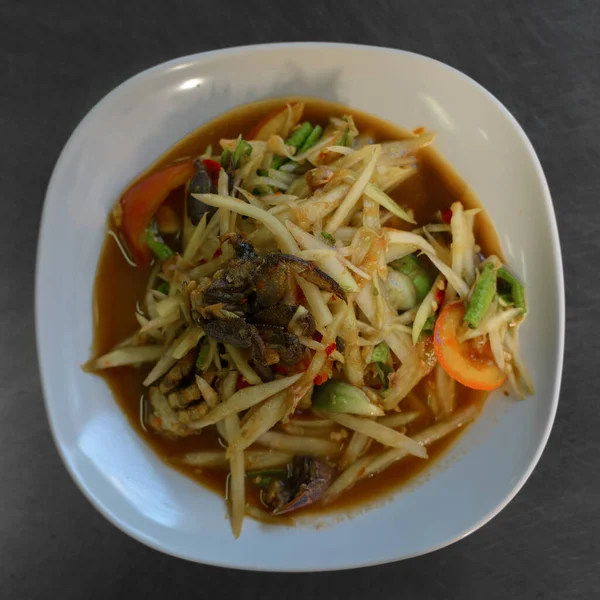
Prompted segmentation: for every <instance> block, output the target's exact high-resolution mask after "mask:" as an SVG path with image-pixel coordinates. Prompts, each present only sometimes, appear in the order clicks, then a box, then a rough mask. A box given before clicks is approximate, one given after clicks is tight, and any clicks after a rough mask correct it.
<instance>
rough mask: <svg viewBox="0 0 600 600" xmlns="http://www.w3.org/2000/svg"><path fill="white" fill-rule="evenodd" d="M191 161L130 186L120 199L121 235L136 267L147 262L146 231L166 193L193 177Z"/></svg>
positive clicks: (148, 251) (180, 162)
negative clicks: (121, 211)
mask: <svg viewBox="0 0 600 600" xmlns="http://www.w3.org/2000/svg"><path fill="white" fill-rule="evenodd" d="M194 171H195V169H194V164H193V161H192V160H184V161H179V162H176V163H173V164H172V165H169V166H168V167H165V168H164V169H161V170H160V171H157V172H156V173H152V175H148V177H144V179H142V180H141V181H138V182H137V183H134V184H133V185H132V186H131V187H130V188H129V189H128V190H127V191H126V192H125V193H124V194H123V196H122V197H121V200H120V202H121V208H122V210H123V216H122V222H121V231H122V232H123V236H124V238H125V242H126V243H127V247H128V249H129V252H131V254H132V258H133V260H134V261H135V263H136V265H138V266H143V265H145V264H147V263H148V262H149V261H150V257H151V252H150V249H149V248H148V244H147V243H146V228H147V227H148V225H149V224H150V221H151V220H152V217H153V216H154V214H155V213H156V211H157V210H158V208H159V206H160V205H161V204H162V203H163V202H164V201H165V200H166V198H167V196H168V195H169V192H171V191H172V190H174V189H175V188H178V187H179V186H182V185H184V184H185V183H186V182H187V181H188V179H190V178H191V177H192V176H193V175H194Z"/></svg>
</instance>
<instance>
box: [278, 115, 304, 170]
mask: <svg viewBox="0 0 600 600" xmlns="http://www.w3.org/2000/svg"><path fill="white" fill-rule="evenodd" d="M312 131H313V127H312V125H311V124H310V123H309V122H308V121H305V122H304V123H302V125H300V127H298V128H297V129H296V130H295V131H294V132H293V133H292V135H290V137H289V138H288V139H287V140H285V143H286V144H287V145H288V146H293V147H294V148H296V150H298V148H301V147H302V146H303V144H304V142H306V140H307V139H308V137H309V136H310V134H311V133H312ZM286 161H287V157H285V156H274V157H273V162H272V166H273V168H274V169H279V167H280V166H281V165H282V164H283V163H284V162H286Z"/></svg>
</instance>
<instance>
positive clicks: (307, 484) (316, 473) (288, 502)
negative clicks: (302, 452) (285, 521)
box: [263, 456, 333, 515]
mask: <svg viewBox="0 0 600 600" xmlns="http://www.w3.org/2000/svg"><path fill="white" fill-rule="evenodd" d="M332 479H333V469H332V467H331V466H330V465H329V464H327V463H326V462H325V461H322V460H319V459H317V458H312V457H310V456H295V457H294V460H293V462H292V472H291V476H290V477H288V478H287V479H276V480H274V481H273V482H272V483H271V484H270V485H269V487H268V489H267V490H266V493H265V494H264V496H263V500H264V501H265V503H266V504H267V505H268V506H270V507H271V508H272V514H273V515H283V514H286V513H289V512H292V511H294V510H299V509H300V508H304V507H306V506H309V505H310V504H314V503H315V502H317V500H319V499H320V498H321V496H322V495H323V494H324V493H325V492H326V491H327V489H328V488H329V486H330V485H331V481H332Z"/></svg>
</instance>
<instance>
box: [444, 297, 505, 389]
mask: <svg viewBox="0 0 600 600" xmlns="http://www.w3.org/2000/svg"><path fill="white" fill-rule="evenodd" d="M464 316H465V305H464V304H463V303H462V302H453V303H452V304H448V305H447V306H446V307H445V308H444V309H443V310H442V312H441V313H440V316H439V317H438V319H437V322H436V325H435V331H434V333H433V348H434V350H435V355H436V357H437V359H438V361H439V362H440V364H441V365H442V367H443V368H444V370H445V371H446V373H448V375H450V377H452V379H455V380H456V381H458V382H459V383H462V384H463V385H464V386H466V387H469V388H472V389H474V390H486V391H490V390H495V389H496V388H497V387H499V386H501V385H502V384H503V383H504V381H505V380H506V375H504V373H503V372H502V371H501V370H500V368H499V367H498V365H497V364H496V362H495V361H494V357H493V356H492V353H491V350H490V347H489V343H487V344H486V345H485V346H484V348H483V350H479V349H478V348H476V347H475V345H474V344H473V342H472V340H468V341H466V342H462V343H461V342H459V341H458V332H459V331H460V329H461V327H462V324H463V317H464Z"/></svg>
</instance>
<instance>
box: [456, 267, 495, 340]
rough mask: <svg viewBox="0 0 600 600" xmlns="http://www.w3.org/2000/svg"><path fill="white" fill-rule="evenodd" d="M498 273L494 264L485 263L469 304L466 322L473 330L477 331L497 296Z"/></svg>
mask: <svg viewBox="0 0 600 600" xmlns="http://www.w3.org/2000/svg"><path fill="white" fill-rule="evenodd" d="M496 279H497V271H496V269H494V265H492V263H489V262H488V263H485V264H484V265H483V269H482V270H481V273H480V274H479V279H477V281H476V282H475V288H474V289H473V293H472V294H471V299H470V300H469V302H468V304H467V312H466V313H465V317H464V321H465V322H466V323H467V324H468V325H469V327H470V328H471V329H476V328H477V327H478V326H479V324H480V323H481V320H482V319H483V317H484V316H485V313H486V312H487V310H488V308H489V307H490V304H491V303H492V301H493V300H494V295H495V294H496Z"/></svg>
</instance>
